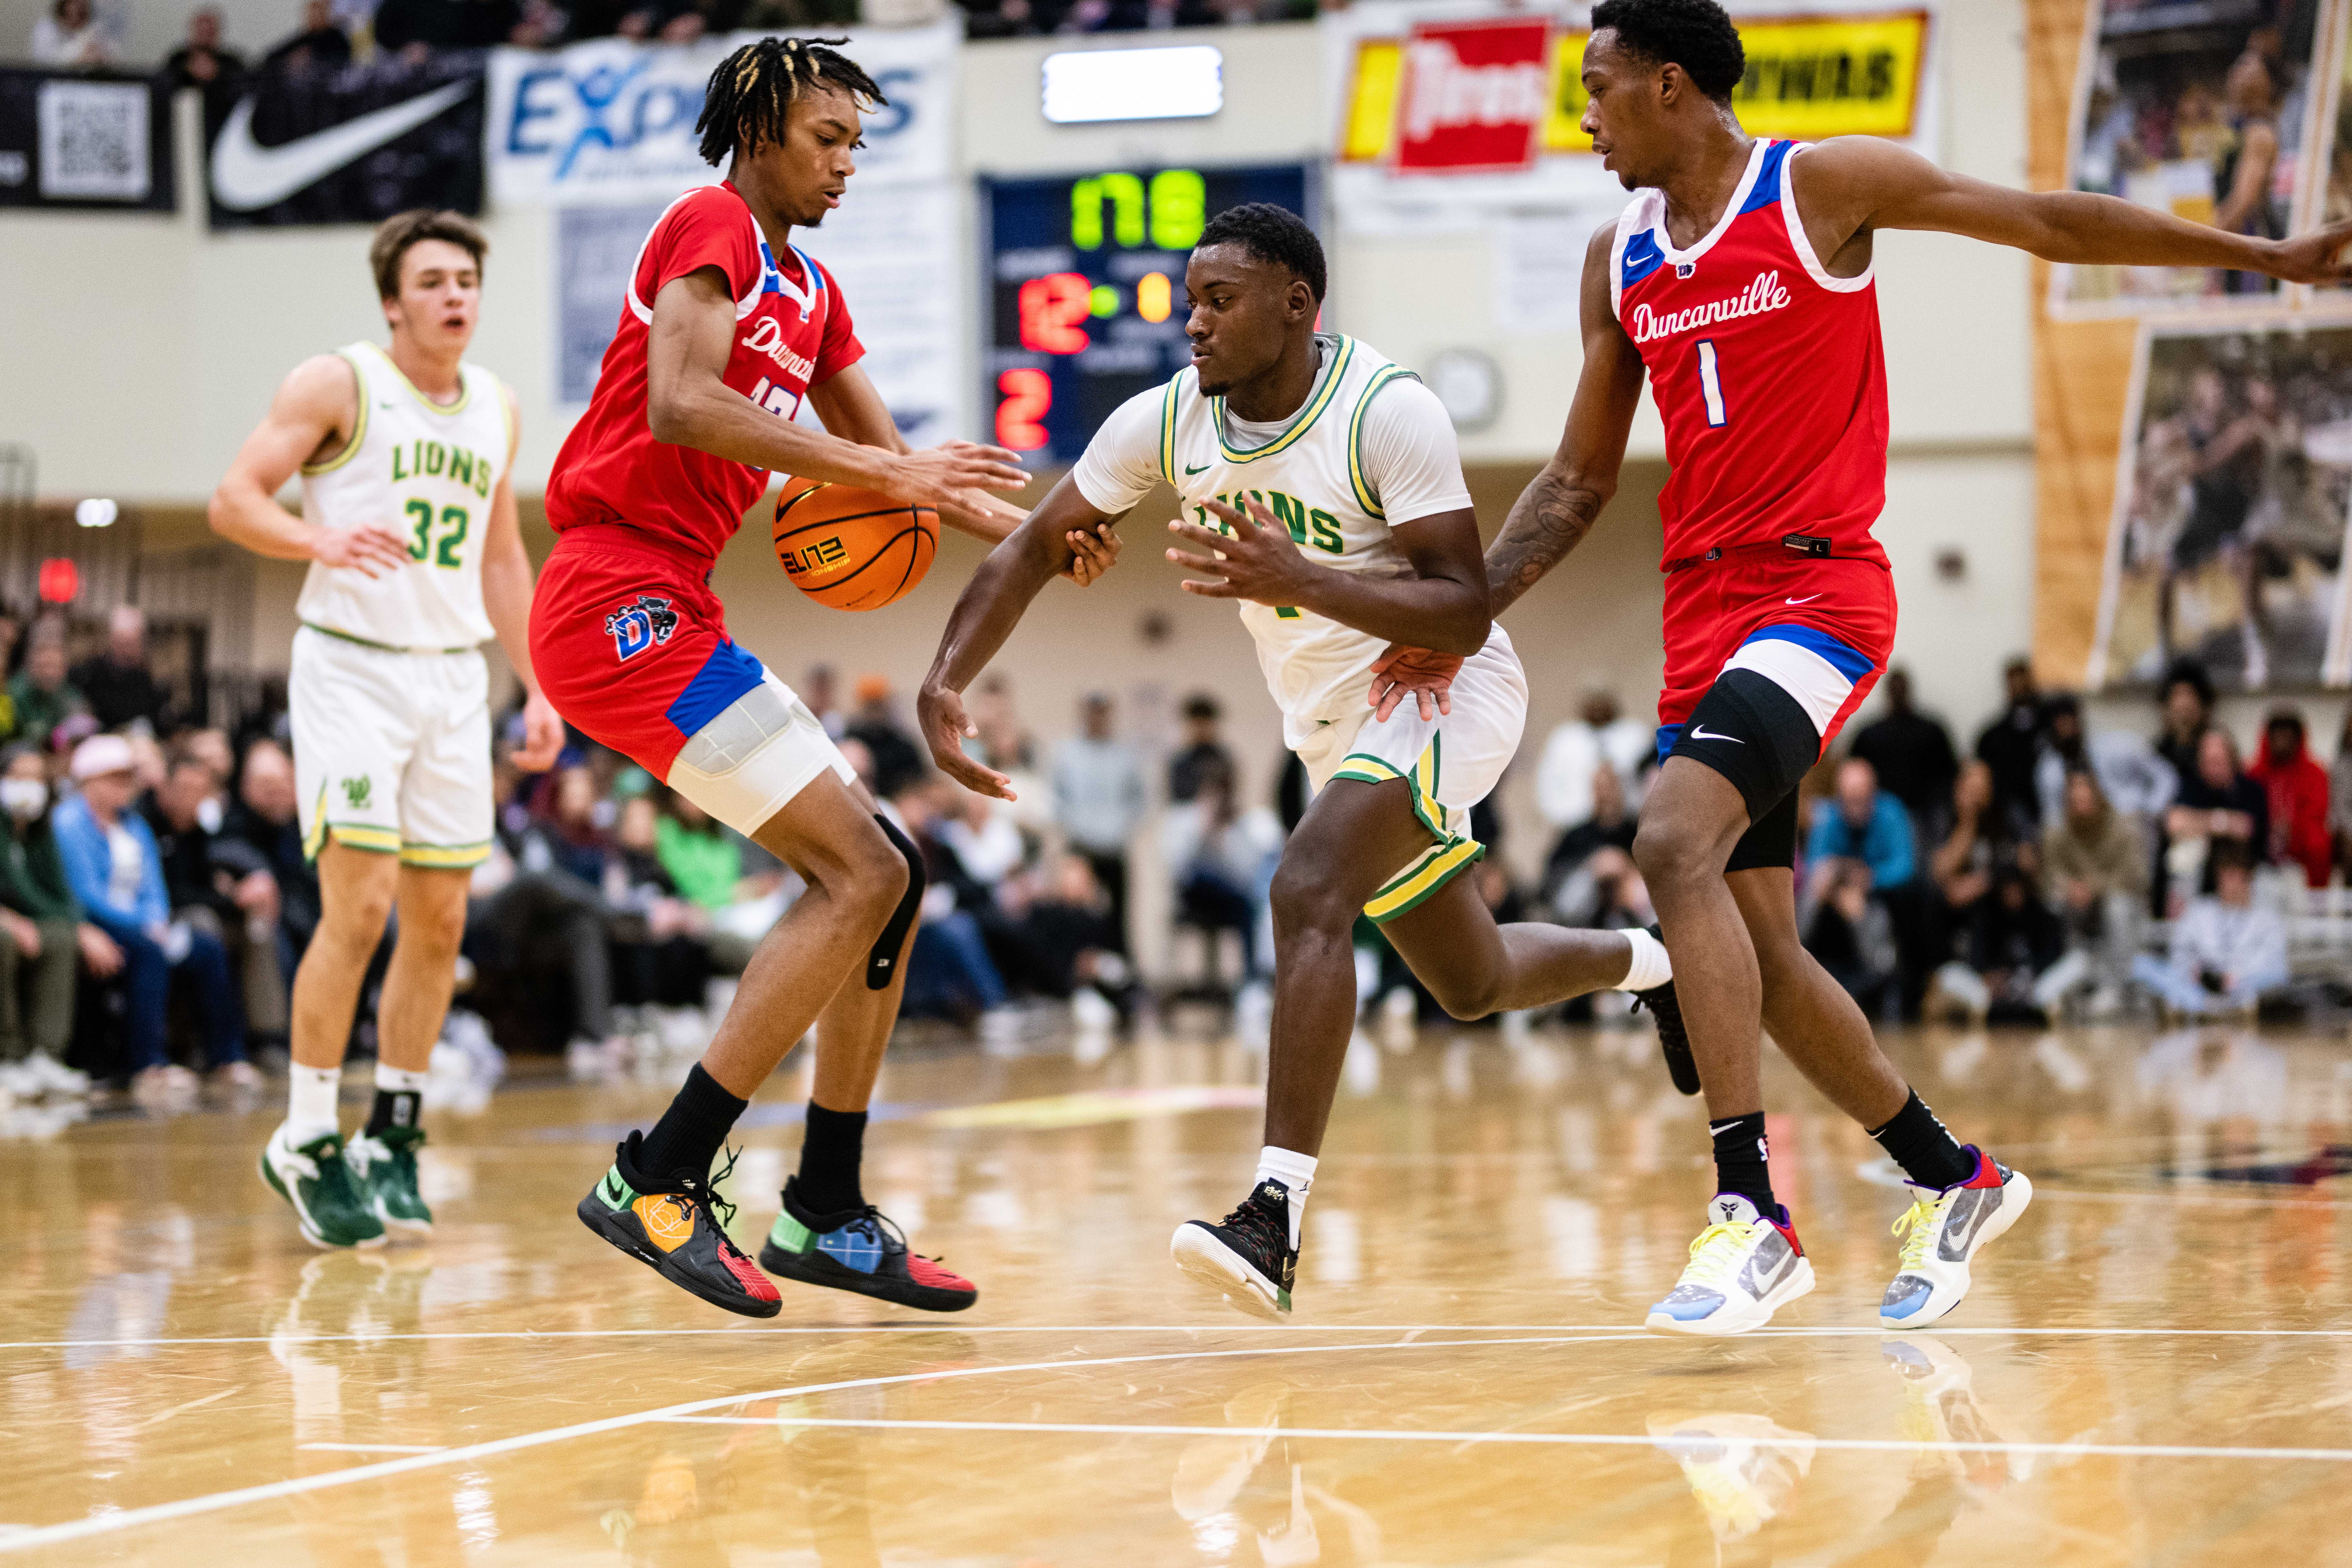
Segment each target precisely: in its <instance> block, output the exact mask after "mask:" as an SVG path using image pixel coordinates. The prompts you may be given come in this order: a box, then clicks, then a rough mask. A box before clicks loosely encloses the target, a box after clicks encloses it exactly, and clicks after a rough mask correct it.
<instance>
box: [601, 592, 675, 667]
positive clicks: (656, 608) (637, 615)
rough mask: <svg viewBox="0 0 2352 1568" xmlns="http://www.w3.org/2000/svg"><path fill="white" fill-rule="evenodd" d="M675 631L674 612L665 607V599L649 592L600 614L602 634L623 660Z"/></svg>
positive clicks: (667, 605)
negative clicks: (634, 601) (622, 606)
mask: <svg viewBox="0 0 2352 1568" xmlns="http://www.w3.org/2000/svg"><path fill="white" fill-rule="evenodd" d="M676 630H677V611H676V610H673V609H671V608H670V607H669V601H668V600H667V599H657V598H656V597H654V595H651V594H640V595H637V602H636V603H635V604H634V605H629V606H627V607H626V608H625V609H619V610H614V612H613V613H612V614H611V615H609V616H605V617H604V635H605V636H606V637H611V638H612V639H613V651H614V653H616V654H618V655H619V656H620V657H621V659H622V661H623V662H624V663H625V662H627V661H628V660H630V659H633V658H636V657H637V655H639V654H641V653H643V652H645V651H646V649H647V648H649V647H653V646H654V645H655V644H656V643H665V642H667V641H669V634H670V633H672V632H674V631H676Z"/></svg>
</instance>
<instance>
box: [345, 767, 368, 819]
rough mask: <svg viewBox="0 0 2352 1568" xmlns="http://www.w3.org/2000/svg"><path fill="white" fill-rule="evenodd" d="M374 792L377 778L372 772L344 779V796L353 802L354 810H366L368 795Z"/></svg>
mask: <svg viewBox="0 0 2352 1568" xmlns="http://www.w3.org/2000/svg"><path fill="white" fill-rule="evenodd" d="M374 793H375V780H374V778H373V776H371V775H370V774H367V773H362V774H361V775H360V776H359V777H357V778H355V779H345V780H344V781H343V798H344V799H345V800H347V801H349V802H350V803H351V806H352V810H353V811H364V810H366V809H367V803H368V796H369V795H373V794H374Z"/></svg>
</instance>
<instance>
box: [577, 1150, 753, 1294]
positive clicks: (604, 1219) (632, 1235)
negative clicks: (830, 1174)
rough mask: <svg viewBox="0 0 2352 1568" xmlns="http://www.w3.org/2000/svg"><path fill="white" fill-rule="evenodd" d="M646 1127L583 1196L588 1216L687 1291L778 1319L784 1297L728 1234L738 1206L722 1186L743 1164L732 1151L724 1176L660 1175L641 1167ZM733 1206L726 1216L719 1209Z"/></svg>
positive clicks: (585, 1219) (584, 1220)
mask: <svg viewBox="0 0 2352 1568" xmlns="http://www.w3.org/2000/svg"><path fill="white" fill-rule="evenodd" d="M642 1136H643V1135H642V1134H640V1133H636V1132H632V1133H630V1134H629V1141H628V1142H625V1143H624V1144H622V1145H621V1146H620V1147H619V1148H617V1149H615V1150H614V1151H613V1164H612V1168H611V1169H609V1170H607V1171H606V1172H605V1173H604V1180H603V1181H601V1182H598V1183H597V1184H595V1185H594V1186H593V1187H591V1188H590V1189H588V1195H587V1196H586V1197H584V1198H582V1199H581V1200H580V1207H579V1211H578V1212H579V1215H580V1223H581V1224H583V1225H584V1226H587V1227H588V1228H589V1229H590V1230H593V1231H594V1232H595V1233H596V1234H597V1235H598V1236H601V1237H604V1239H605V1240H606V1241H609V1242H611V1243H612V1244H613V1245H614V1247H619V1248H620V1249H621V1250H622V1251H623V1252H625V1253H627V1254H628V1255H629V1256H630V1257H632V1258H635V1259H637V1260H638V1261H639V1262H641V1263H645V1264H647V1265H649V1266H651V1267H652V1268H653V1269H654V1271H655V1272H656V1273H657V1274H659V1275H660V1276H661V1277H662V1278H663V1279H667V1280H668V1281H669V1282H670V1283H671V1284H673V1285H676V1286H677V1287H678V1288H679V1289H682V1290H687V1291H690V1292H692V1293H693V1294H695V1295H697V1296H699V1297H701V1298H702V1299H703V1300H706V1301H708V1302H709V1303H710V1304H711V1305H712V1306H714V1307H724V1308H725V1309H727V1310H729V1311H730V1312H740V1313H741V1314H742V1315H743V1316H745V1317H747V1318H772V1317H774V1316H775V1315H776V1314H777V1313H778V1312H781V1311H782V1310H783V1307H784V1299H783V1297H782V1296H781V1295H780V1294H778V1293H777V1290H776V1287H775V1285H774V1283H773V1282H772V1281H771V1280H770V1279H768V1277H767V1276H766V1275H764V1274H762V1273H761V1272H760V1271H759V1269H758V1268H754V1267H753V1266H752V1263H751V1259H750V1258H746V1257H744V1256H743V1254H742V1253H741V1252H740V1250H739V1249H738V1248H737V1247H736V1246H735V1243H734V1242H733V1241H732V1240H731V1239H730V1237H728V1235H727V1221H728V1220H730V1219H732V1218H734V1216H735V1205H733V1204H730V1203H729V1202H728V1201H727V1200H726V1199H725V1198H722V1197H720V1196H719V1195H718V1194H717V1192H716V1191H715V1189H716V1188H717V1186H718V1185H719V1183H720V1182H723V1181H725V1180H726V1179H727V1173H728V1172H729V1171H731V1170H733V1169H734V1168H735V1161H734V1157H733V1156H732V1155H730V1156H729V1158H728V1161H727V1163H726V1165H725V1166H723V1167H722V1168H721V1169H720V1170H719V1173H717V1174H716V1175H706V1174H703V1173H699V1172H694V1171H679V1172H676V1173H672V1174H670V1175H667V1176H659V1177H657V1176H654V1175H651V1174H649V1173H646V1172H645V1171H642V1170H640V1169H638V1167H637V1159H638V1154H639V1150H640V1147H641V1143H640V1140H641V1138H642ZM719 1209H724V1210H726V1211H727V1212H726V1214H725V1215H724V1216H721V1215H719V1213H718V1212H716V1211H718V1210H719Z"/></svg>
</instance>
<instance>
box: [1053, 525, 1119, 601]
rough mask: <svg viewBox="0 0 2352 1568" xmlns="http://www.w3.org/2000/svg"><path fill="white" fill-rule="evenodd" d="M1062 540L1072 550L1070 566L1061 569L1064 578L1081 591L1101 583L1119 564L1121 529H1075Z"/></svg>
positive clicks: (1096, 527) (1111, 527)
mask: <svg viewBox="0 0 2352 1568" xmlns="http://www.w3.org/2000/svg"><path fill="white" fill-rule="evenodd" d="M1062 538H1063V539H1064V541H1065V542H1067V543H1068V545H1069V547H1070V563H1069V564H1068V565H1067V566H1065V567H1063V568H1062V575H1063V576H1065V577H1067V578H1068V579H1069V580H1070V581H1071V582H1073V583H1076V584H1077V585H1078V586H1079V587H1081V588H1086V587H1091V586H1092V585H1093V584H1096V583H1097V582H1100V581H1101V580H1102V575H1103V574H1104V573H1106V572H1108V571H1109V570H1110V569H1111V568H1112V567H1114V566H1116V565H1118V552H1119V538H1118V528H1117V526H1116V525H1114V524H1111V523H1108V522H1098V523H1097V524H1095V526H1094V527H1092V528H1090V529H1087V528H1074V529H1072V530H1070V531H1069V532H1067V533H1066V534H1064V535H1063V536H1062Z"/></svg>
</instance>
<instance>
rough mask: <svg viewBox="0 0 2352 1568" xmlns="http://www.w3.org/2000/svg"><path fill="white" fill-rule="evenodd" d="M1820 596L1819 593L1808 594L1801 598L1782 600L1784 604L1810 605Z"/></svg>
mask: <svg viewBox="0 0 2352 1568" xmlns="http://www.w3.org/2000/svg"><path fill="white" fill-rule="evenodd" d="M1820 597H1821V595H1819V594H1808V595H1805V596H1804V597H1803V598H1801V599H1783V600H1781V601H1780V602H1781V603H1782V604H1784V605H1810V604H1811V603H1812V602H1813V601H1814V600H1815V599H1818V598H1820Z"/></svg>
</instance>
